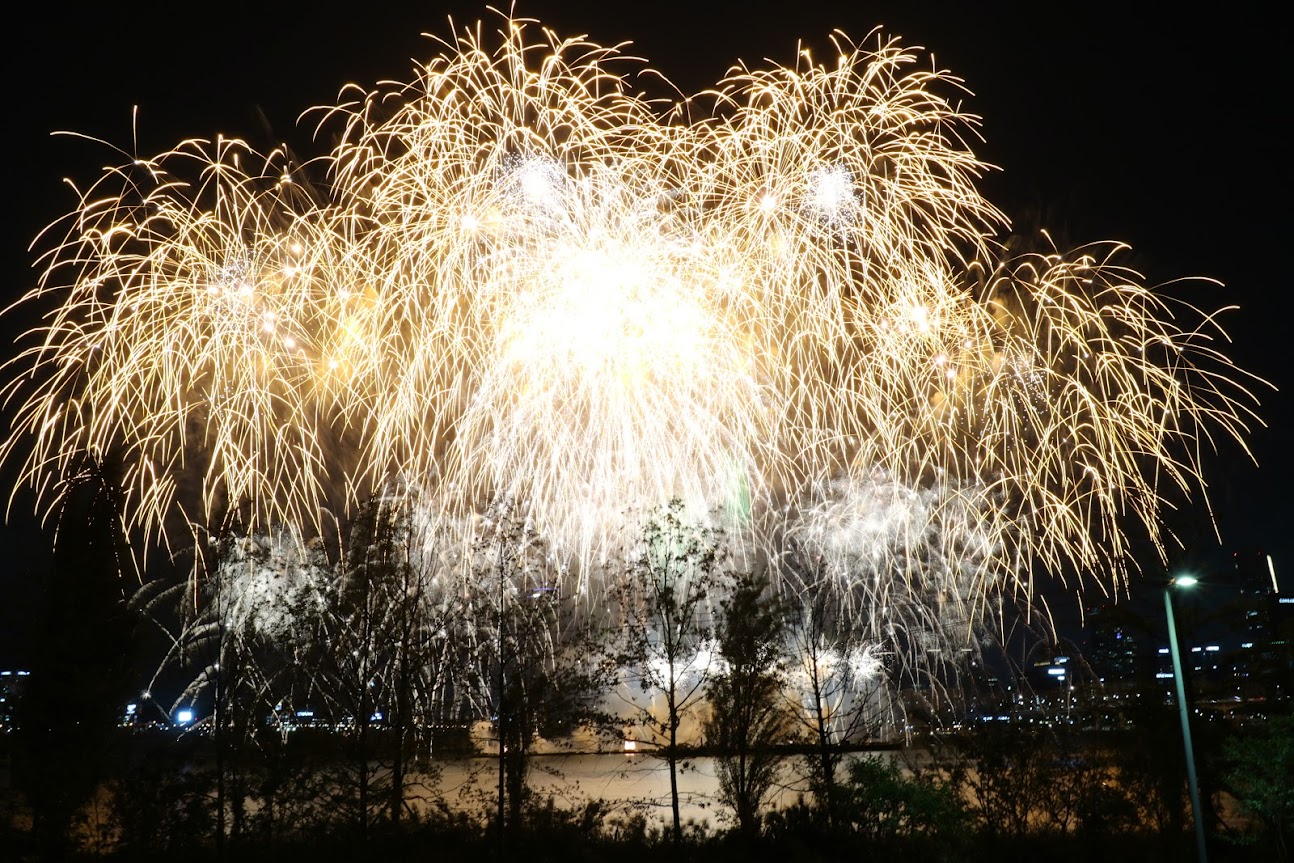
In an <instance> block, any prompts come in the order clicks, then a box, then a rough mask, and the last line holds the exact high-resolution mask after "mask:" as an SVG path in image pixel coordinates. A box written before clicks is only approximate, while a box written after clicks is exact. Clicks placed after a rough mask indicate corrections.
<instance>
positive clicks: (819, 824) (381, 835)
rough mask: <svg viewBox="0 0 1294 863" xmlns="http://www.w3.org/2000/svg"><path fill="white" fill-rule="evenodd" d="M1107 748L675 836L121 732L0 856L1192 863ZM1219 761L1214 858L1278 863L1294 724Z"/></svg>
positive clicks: (925, 755) (377, 775)
mask: <svg viewBox="0 0 1294 863" xmlns="http://www.w3.org/2000/svg"><path fill="white" fill-rule="evenodd" d="M16 737H17V735H6V736H5V737H3V738H0V746H3V750H0V751H2V752H3V757H4V763H7V764H21V763H22V759H23V756H22V753H20V752H14V751H13V749H14V747H13V744H14V743H15V742H16ZM1102 737H1103V739H1105V741H1106V743H1109V744H1112V745H1109V746H1106V747H1104V748H1102V749H1097V748H1094V747H1093V746H1092V745H1091V741H1086V742H1084V741H1080V740H1078V739H1065V738H1063V737H1060V736H1057V735H1055V734H1053V733H1051V732H1046V733H1031V732H1029V731H1025V730H1022V729H1019V728H1012V729H1007V728H1003V729H1000V730H998V729H994V730H991V731H975V732H971V733H964V734H961V735H958V736H956V737H950V738H945V739H944V740H942V741H929V745H928V746H926V747H923V748H922V749H920V750H911V751H909V752H908V753H906V754H905V753H900V754H898V755H897V756H895V757H889V756H886V757H880V756H875V755H872V756H858V757H855V758H851V759H849V760H848V761H847V762H846V763H845V764H844V765H843V766H842V769H841V771H840V776H839V779H838V781H837V782H836V784H835V786H834V788H833V789H832V791H831V792H830V793H829V794H828V793H827V792H824V791H823V790H822V789H814V788H813V787H812V781H811V777H812V769H811V768H810V769H804V767H805V765H804V763H802V757H801V756H795V755H792V754H789V753H781V765H780V770H781V776H782V777H783V778H784V779H787V780H790V779H794V778H797V777H799V778H804V777H806V776H807V777H809V782H808V784H807V785H805V786H804V787H806V788H808V789H809V790H807V791H805V792H804V793H803V794H800V795H799V796H798V797H795V798H794V800H793V802H791V803H790V805H783V806H781V807H778V808H774V807H765V808H764V809H763V810H762V811H761V812H760V813H758V816H757V818H756V824H755V825H754V827H753V829H752V827H751V825H748V824H747V825H743V824H742V823H741V821H740V819H739V818H738V817H737V812H736V806H735V802H734V801H733V800H731V799H729V798H730V795H729V794H728V793H727V792H724V791H721V792H720V795H719V800H717V801H715V802H716V803H718V804H719V806H718V807H717V809H716V810H715V811H717V812H719V813H720V819H721V820H720V822H719V826H718V827H712V826H708V825H704V824H698V823H696V822H690V823H687V824H685V826H684V829H683V831H682V834H681V836H679V837H675V836H674V834H673V831H672V830H671V829H670V828H669V826H668V819H663V820H662V819H661V818H660V815H661V809H660V808H659V807H648V806H647V805H645V804H644V805H642V806H635V805H633V804H632V803H630V802H626V801H614V802H608V801H599V800H595V801H591V802H586V803H583V804H581V805H577V806H575V807H573V808H572V807H570V806H568V805H559V804H558V803H556V802H554V801H553V800H552V799H543V798H541V797H540V796H539V795H537V794H535V793H533V792H530V791H527V792H525V793H524V794H523V800H522V803H521V805H520V806H519V807H518V809H517V811H518V812H519V813H520V817H519V818H515V819H514V818H512V817H511V808H510V811H509V817H508V818H506V819H505V821H504V822H503V823H504V824H505V825H506V826H505V827H503V828H502V829H501V828H500V822H499V819H498V817H497V810H496V806H495V801H494V800H493V799H491V795H492V791H491V790H490V789H491V782H490V781H489V777H484V779H485V781H484V782H482V783H481V785H480V787H481V788H482V789H483V790H482V791H480V793H479V796H478V798H477V799H476V801H475V803H472V802H468V803H464V802H463V801H462V800H461V799H459V800H458V801H456V802H454V803H453V804H452V805H451V803H450V801H448V800H447V799H445V798H442V797H440V796H439V794H438V792H436V790H435V786H436V781H435V780H436V775H437V770H436V762H434V761H433V762H426V763H422V764H419V765H417V770H418V772H419V775H421V776H425V777H427V778H428V781H427V786H428V787H425V788H424V787H422V786H421V785H410V786H408V787H406V788H405V789H404V790H403V793H402V794H401V795H400V796H398V797H394V796H393V795H392V786H391V783H390V781H389V776H390V774H389V772H384V771H382V770H381V769H380V767H379V768H378V769H374V770H369V769H366V770H365V771H363V772H362V773H361V772H358V771H357V770H356V769H355V768H356V765H355V764H354V763H353V762H351V761H350V760H348V758H347V757H346V756H347V738H346V736H345V735H339V734H336V733H334V732H314V733H312V732H308V731H307V732H297V733H295V734H293V735H291V736H290V737H288V738H286V739H285V738H283V737H282V736H280V735H279V734H277V733H274V734H269V733H267V734H265V735H264V736H263V737H262V738H261V739H260V740H259V742H258V745H257V746H255V747H252V748H248V749H246V750H243V751H241V752H239V753H229V754H228V757H226V758H225V759H223V760H222V761H220V762H219V765H218V763H217V761H216V759H215V757H214V756H215V753H214V742H213V741H212V740H211V738H210V737H207V736H201V735H188V736H185V737H180V738H176V737H175V736H173V735H170V734H166V735H162V734H158V735H143V734H138V733H134V734H131V733H127V732H124V731H123V732H122V733H121V734H120V735H119V736H117V737H116V738H115V739H113V740H111V741H107V743H108V745H107V748H106V750H105V751H104V752H103V753H101V757H100V758H99V759H97V760H96V761H95V763H94V765H93V766H94V769H96V771H97V770H101V769H103V767H104V765H105V764H106V765H107V773H108V777H107V778H106V779H105V780H104V781H103V783H102V785H101V786H100V789H99V791H98V792H97V793H96V794H94V795H92V796H91V798H90V799H89V800H88V801H87V802H86V803H85V804H84V805H83V806H81V807H80V808H79V809H78V810H77V811H76V812H75V813H73V815H72V817H71V818H69V819H68V820H66V821H65V822H63V823H61V824H54V822H52V821H51V820H50V819H49V818H48V813H43V812H41V811H40V806H41V805H44V804H43V803H40V802H39V801H37V803H38V805H37V806H33V805H32V803H33V801H32V800H29V799H27V797H26V796H25V795H24V794H23V793H21V792H20V791H19V790H17V789H6V790H0V849H5V850H4V854H3V855H2V856H3V859H5V860H14V861H27V860H31V861H35V860H49V859H69V860H90V859H94V860H158V861H161V860H167V861H174V860H183V861H186V863H187V861H204V860H235V861H239V863H250V861H259V860H266V861H269V860H275V861H279V860H321V861H322V860H415V859H428V860H516V859H526V860H527V861H548V860H552V861H563V863H566V861H584V860H587V861H599V860H610V859H614V860H616V861H621V863H630V861H637V860H644V861H646V860H654V861H656V860H660V859H661V858H660V855H662V854H668V855H669V856H670V859H671V860H673V861H683V860H704V861H707V863H713V861H724V860H743V861H744V860H748V859H751V858H752V857H757V858H758V859H778V860H790V861H798V860H804V861H834V860H857V859H886V860H892V859H907V860H912V861H918V860H919V861H926V860H931V861H968V863H971V861H981V860H983V861H989V860H992V861H1015V860H1018V861H1032V860H1055V861H1089V860H1102V861H1116V860H1136V861H1139V863H1154V861H1165V863H1167V861H1184V860H1191V859H1193V857H1194V844H1193V838H1192V834H1191V822H1190V809H1189V804H1188V802H1187V799H1186V794H1185V788H1184V785H1183V784H1182V782H1181V781H1180V780H1181V778H1182V777H1180V776H1179V775H1177V771H1176V770H1175V769H1174V767H1173V765H1171V764H1167V763H1164V764H1159V763H1156V759H1157V758H1158V757H1160V755H1161V754H1162V755H1163V756H1166V755H1167V747H1165V746H1159V745H1156V744H1154V743H1150V742H1147V741H1145V740H1142V739H1138V737H1137V736H1136V734H1135V732H1130V733H1129V734H1128V735H1126V736H1124V737H1123V738H1121V739H1117V740H1115V739H1113V738H1110V737H1109V736H1108V735H1103V736H1102ZM463 742H464V743H465V742H466V741H463ZM373 752H374V754H377V755H381V754H382V747H381V745H380V744H379V745H378V746H377V747H375V749H374V750H373ZM1216 755H1217V757H1216V758H1213V759H1211V760H1210V761H1209V768H1208V770H1206V772H1205V776H1206V777H1207V780H1208V782H1209V783H1210V784H1209V786H1208V787H1207V789H1206V791H1207V796H1208V799H1209V804H1208V806H1207V807H1206V808H1208V810H1209V811H1208V813H1207V818H1208V825H1209V843H1210V847H1209V852H1210V859H1213V860H1218V861H1248V860H1285V859H1289V856H1288V848H1287V846H1286V842H1287V841H1288V835H1289V830H1290V827H1291V825H1292V823H1294V783H1291V781H1290V780H1291V775H1290V773H1291V766H1292V765H1294V721H1291V719H1290V718H1288V717H1286V718H1277V719H1273V720H1272V721H1270V722H1268V723H1266V724H1264V725H1261V726H1258V727H1256V728H1252V729H1247V730H1243V729H1242V730H1237V731H1235V732H1233V733H1231V734H1230V735H1228V737H1227V738H1226V740H1225V741H1223V743H1222V745H1221V746H1220V747H1218V748H1217V750H1216ZM479 763H480V764H481V765H482V766H483V769H485V770H487V771H488V769H490V767H492V766H493V762H492V761H491V759H480V760H479ZM218 766H219V769H218ZM222 773H223V776H222V775H221V774H222ZM222 780H223V782H222ZM221 784H223V788H218V786H219V785H221ZM222 798H223V800H224V801H225V813H224V814H225V817H224V832H223V835H222V834H221V833H220V831H219V828H218V807H217V800H218V799H222ZM787 799H788V798H787V797H783V800H784V801H786V800H787ZM218 837H219V839H220V841H219V842H217V838H218Z"/></svg>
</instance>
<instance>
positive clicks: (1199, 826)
mask: <svg viewBox="0 0 1294 863" xmlns="http://www.w3.org/2000/svg"><path fill="white" fill-rule="evenodd" d="M1195 583H1196V580H1195V579H1194V578H1193V577H1191V576H1189V575H1185V576H1181V577H1179V578H1175V579H1173V580H1172V581H1170V582H1169V583H1168V586H1167V587H1165V588H1164V613H1165V614H1166V615H1167V616H1168V647H1169V649H1170V651H1171V652H1172V654H1173V682H1174V683H1175V684H1176V685H1177V712H1178V713H1179V714H1180V715H1181V719H1182V743H1183V745H1184V746H1185V747H1186V780H1187V783H1188V784H1189V785H1190V789H1191V816H1192V820H1194V822H1195V846H1196V854H1197V857H1198V860H1199V863H1208V859H1209V856H1208V851H1207V850H1206V848H1205V845H1204V810H1203V807H1201V806H1200V783H1199V781H1198V780H1197V779H1196V778H1195V747H1194V746H1193V745H1192V743H1191V720H1190V709H1189V707H1188V705H1187V703H1186V681H1185V678H1184V677H1183V675H1182V654H1181V651H1180V650H1179V649H1178V647H1177V622H1176V620H1175V618H1174V617H1173V585H1175V584H1179V585H1181V586H1182V587H1190V586H1191V585H1193V584H1195Z"/></svg>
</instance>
